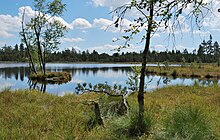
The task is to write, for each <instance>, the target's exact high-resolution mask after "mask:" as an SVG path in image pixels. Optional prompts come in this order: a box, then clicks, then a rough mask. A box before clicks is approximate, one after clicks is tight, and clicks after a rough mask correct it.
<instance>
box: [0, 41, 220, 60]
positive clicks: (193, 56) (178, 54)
mask: <svg viewBox="0 0 220 140" xmlns="http://www.w3.org/2000/svg"><path fill="white" fill-rule="evenodd" d="M219 48H220V47H219V45H218V43H217V42H215V43H214V44H212V42H211V41H210V40H209V41H207V42H206V41H205V40H204V41H203V42H202V43H201V44H200V45H199V49H198V51H197V52H196V50H194V51H193V52H188V50H187V49H184V50H183V51H179V50H176V51H174V50H172V51H164V52H156V51H150V52H149V54H148V56H147V60H148V62H164V61H167V62H186V63H191V62H201V63H212V62H219V61H220V57H219V56H220V49H219ZM47 56H48V57H47V58H46V60H47V62H141V60H142V56H141V54H140V53H137V52H126V53H125V52H122V53H114V54H112V55H109V54H106V53H102V54H99V53H98V52H97V51H95V50H93V51H92V52H89V51H88V50H87V51H82V52H77V51H76V50H75V49H74V48H72V49H71V50H70V49H66V50H63V51H56V52H53V53H48V54H47ZM0 61H17V62H28V55H27V50H26V48H25V47H24V45H23V44H20V45H17V44H16V45H15V46H14V47H12V46H6V45H5V46H3V47H2V48H1V49H0Z"/></svg>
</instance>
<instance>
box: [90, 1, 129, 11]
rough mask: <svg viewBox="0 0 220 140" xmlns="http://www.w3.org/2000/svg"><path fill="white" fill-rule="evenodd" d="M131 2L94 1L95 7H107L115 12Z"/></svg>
mask: <svg viewBox="0 0 220 140" xmlns="http://www.w3.org/2000/svg"><path fill="white" fill-rule="evenodd" d="M130 2H131V1H130V0H92V3H93V4H94V5H95V6H97V7H98V6H101V7H103V6H107V7H109V8H110V10H113V9H115V8H117V7H119V6H122V5H124V4H126V3H130Z"/></svg>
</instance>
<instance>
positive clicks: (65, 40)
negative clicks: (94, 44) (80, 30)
mask: <svg viewBox="0 0 220 140" xmlns="http://www.w3.org/2000/svg"><path fill="white" fill-rule="evenodd" d="M82 41H85V40H84V39H82V38H80V37H77V38H63V39H62V42H69V43H78V42H82Z"/></svg>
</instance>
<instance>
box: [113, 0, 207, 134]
mask: <svg viewBox="0 0 220 140" xmlns="http://www.w3.org/2000/svg"><path fill="white" fill-rule="evenodd" d="M189 5H190V6H191V7H193V9H192V11H190V12H189V15H188V17H190V18H195V19H194V20H192V21H195V22H196V23H197V25H199V23H200V21H201V20H203V14H202V13H203V12H204V11H203V9H206V8H208V7H207V3H204V2H203V1H202V0H140V1H137V0H131V3H128V4H125V5H123V6H121V7H118V8H116V9H115V10H114V11H113V12H112V13H113V15H114V16H115V15H116V16H117V18H116V21H115V22H114V25H115V27H121V26H120V25H121V23H122V21H123V19H124V18H125V16H126V14H127V13H128V12H129V11H131V10H136V11H138V12H139V14H140V16H139V17H135V18H134V19H133V23H132V24H131V25H130V28H129V29H128V30H125V32H126V33H130V34H129V35H125V36H122V38H123V39H125V45H124V46H122V47H120V48H119V50H120V49H121V48H125V47H129V46H130V44H129V42H130V41H131V40H132V39H133V36H134V35H136V34H138V33H140V32H141V29H143V28H144V29H145V30H144V31H145V33H144V35H143V37H142V40H143V41H145V46H144V51H143V53H142V67H141V72H140V84H139V91H138V105H139V110H138V116H139V118H138V123H139V124H140V126H139V130H140V134H142V133H144V128H143V126H142V125H141V124H143V121H144V120H143V118H144V86H145V70H146V63H147V60H146V58H147V55H148V52H149V48H150V42H151V38H152V36H153V35H154V33H156V32H157V31H158V29H159V28H163V29H171V31H172V30H173V29H174V28H175V27H179V26H178V25H179V22H178V19H179V17H180V15H182V13H183V11H184V10H185V9H186V8H187V7H188V6H189Z"/></svg>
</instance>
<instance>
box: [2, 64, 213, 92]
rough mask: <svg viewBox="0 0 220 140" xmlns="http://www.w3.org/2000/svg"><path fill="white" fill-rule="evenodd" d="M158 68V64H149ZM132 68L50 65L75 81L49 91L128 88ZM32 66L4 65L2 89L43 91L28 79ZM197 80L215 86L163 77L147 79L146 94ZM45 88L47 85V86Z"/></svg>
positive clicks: (149, 77) (126, 66)
mask: <svg viewBox="0 0 220 140" xmlns="http://www.w3.org/2000/svg"><path fill="white" fill-rule="evenodd" d="M148 65H150V66H156V64H148ZM131 66H135V64H62V63H61V64H60V63H57V64H56V63H49V64H47V70H48V71H68V72H70V73H71V75H72V80H71V81H70V82H68V83H64V84H60V85H59V84H47V85H46V89H45V90H46V92H49V93H50V94H56V95H59V96H62V95H64V94H66V93H75V87H76V85H77V83H84V82H86V83H92V84H93V85H94V84H98V83H105V82H107V83H108V84H109V85H114V84H120V85H122V86H128V85H126V81H127V80H128V76H129V75H132V74H133V72H132V70H131ZM27 76H28V64H27V63H11V64H0V85H1V86H0V90H3V89H5V88H10V89H13V90H14V89H30V88H33V87H34V88H35V89H39V90H40V89H41V88H42V86H43V85H42V84H39V83H35V84H33V83H31V82H30V81H29V80H28V77H27ZM195 81H198V82H200V83H201V84H205V85H207V84H210V83H213V81H211V80H200V81H199V80H198V79H190V78H176V79H173V78H171V77H163V76H154V75H149V76H146V83H148V84H147V86H146V91H152V90H154V89H156V88H161V87H164V86H167V85H177V84H179V85H192V84H194V83H195ZM44 86H45V85H44Z"/></svg>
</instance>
